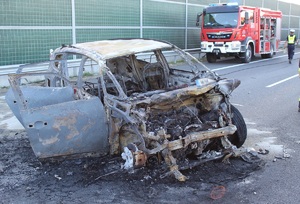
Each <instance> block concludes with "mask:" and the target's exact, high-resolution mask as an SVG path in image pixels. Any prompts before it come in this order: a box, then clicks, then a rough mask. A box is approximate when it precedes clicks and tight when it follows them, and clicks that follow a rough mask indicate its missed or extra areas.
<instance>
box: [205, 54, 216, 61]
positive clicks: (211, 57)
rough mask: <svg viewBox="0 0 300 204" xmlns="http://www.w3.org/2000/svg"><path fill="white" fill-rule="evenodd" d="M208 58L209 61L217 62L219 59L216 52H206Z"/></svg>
mask: <svg viewBox="0 0 300 204" xmlns="http://www.w3.org/2000/svg"><path fill="white" fill-rule="evenodd" d="M206 60H207V61H208V62H209V63H215V62H216V61H217V55H216V54H214V53H206Z"/></svg>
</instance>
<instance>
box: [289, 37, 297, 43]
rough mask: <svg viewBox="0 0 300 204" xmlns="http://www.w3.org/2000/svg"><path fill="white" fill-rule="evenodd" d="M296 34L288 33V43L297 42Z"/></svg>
mask: <svg viewBox="0 0 300 204" xmlns="http://www.w3.org/2000/svg"><path fill="white" fill-rule="evenodd" d="M295 38H296V35H292V36H291V35H288V44H295Z"/></svg>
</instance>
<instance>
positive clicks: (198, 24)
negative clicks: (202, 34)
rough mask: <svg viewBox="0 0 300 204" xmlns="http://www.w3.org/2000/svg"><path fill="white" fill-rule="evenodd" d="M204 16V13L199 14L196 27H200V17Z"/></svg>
mask: <svg viewBox="0 0 300 204" xmlns="http://www.w3.org/2000/svg"><path fill="white" fill-rule="evenodd" d="M201 16H202V13H198V14H197V19H196V26H197V27H198V26H200V17H201Z"/></svg>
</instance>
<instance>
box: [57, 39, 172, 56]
mask: <svg viewBox="0 0 300 204" xmlns="http://www.w3.org/2000/svg"><path fill="white" fill-rule="evenodd" d="M70 47H71V50H72V51H74V48H75V49H76V48H77V49H81V50H83V51H85V52H89V54H92V55H95V54H98V57H100V58H101V59H103V60H105V59H111V58H115V57H120V56H126V55H131V54H135V53H140V52H147V51H152V50H157V49H165V48H171V47H173V45H172V44H170V43H167V42H163V41H157V40H152V39H142V38H139V39H113V40H102V41H94V42H85V43H77V44H73V45H71V46H70ZM70 47H68V46H66V47H62V48H60V49H59V52H68V50H69V49H68V48H70ZM71 50H69V51H71Z"/></svg>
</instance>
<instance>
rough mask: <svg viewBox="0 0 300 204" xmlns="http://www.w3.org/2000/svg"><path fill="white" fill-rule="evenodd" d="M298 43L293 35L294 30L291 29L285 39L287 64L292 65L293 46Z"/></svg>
mask: <svg viewBox="0 0 300 204" xmlns="http://www.w3.org/2000/svg"><path fill="white" fill-rule="evenodd" d="M297 43H298V39H297V36H296V35H295V30H294V29H291V30H290V34H289V35H288V36H287V38H286V43H285V47H287V50H288V59H289V63H290V64H291V63H292V59H293V57H294V50H295V44H297Z"/></svg>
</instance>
